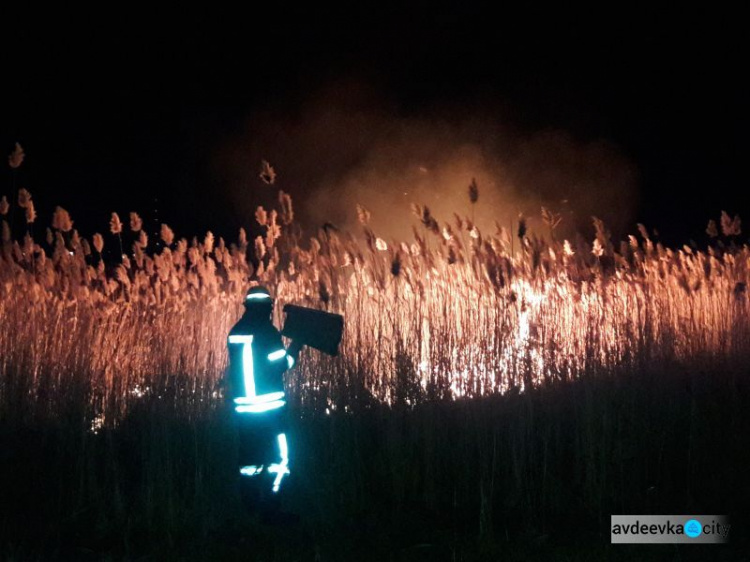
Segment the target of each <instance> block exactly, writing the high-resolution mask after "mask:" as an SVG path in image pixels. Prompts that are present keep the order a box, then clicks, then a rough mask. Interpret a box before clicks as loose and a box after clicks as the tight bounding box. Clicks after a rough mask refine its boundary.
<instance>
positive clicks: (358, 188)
mask: <svg viewBox="0 0 750 562" xmlns="http://www.w3.org/2000/svg"><path fill="white" fill-rule="evenodd" d="M261 159H267V160H269V161H270V162H271V163H272V164H273V165H274V166H275V168H276V172H277V173H278V179H277V182H276V184H275V185H274V186H270V187H269V186H267V185H264V184H262V182H260V180H259V179H258V178H257V176H258V171H259V167H260V161H261ZM215 163H216V166H217V169H218V170H219V172H220V173H221V175H222V177H223V179H224V181H225V182H226V183H228V184H229V186H230V188H231V189H230V197H231V204H232V205H233V206H234V207H235V209H236V210H237V212H238V213H240V214H244V215H246V216H248V217H250V216H252V214H253V212H254V210H255V207H256V206H257V205H258V204H269V203H270V202H271V201H272V200H273V197H274V195H275V193H276V190H277V188H278V189H283V190H284V191H286V192H289V193H291V195H292V197H293V199H294V202H295V206H296V213H297V217H298V218H300V219H301V221H302V223H303V225H304V226H305V227H306V228H308V229H314V228H317V227H320V226H321V225H323V224H325V223H330V224H333V225H335V226H337V227H339V228H341V229H357V228H358V227H357V224H356V221H357V214H356V205H357V204H361V205H363V206H365V207H366V208H367V209H368V210H369V211H370V212H371V214H372V227H373V229H374V230H375V231H376V232H377V233H378V234H379V235H381V236H384V237H386V238H387V237H394V238H403V237H405V236H410V233H411V228H412V225H413V224H414V223H415V219H414V217H413V216H412V215H411V204H413V203H416V204H420V205H426V206H428V207H429V208H430V210H431V212H432V214H433V216H435V217H436V218H437V219H438V221H443V220H451V221H452V218H453V213H454V212H456V213H459V214H461V215H467V216H469V217H471V216H472V215H473V216H474V217H475V222H476V224H477V225H478V227H479V228H480V229H482V230H490V231H493V232H494V229H495V227H494V223H495V221H497V222H498V223H499V224H500V225H502V226H505V227H506V228H509V229H510V228H511V226H514V225H516V224H517V218H518V215H519V213H523V214H524V215H525V216H527V217H529V226H530V228H531V229H532V231H536V232H537V233H538V234H540V235H545V234H546V233H547V228H546V226H545V225H544V224H543V223H542V221H541V219H540V218H539V217H540V211H541V207H542V206H544V207H546V208H548V209H549V210H550V211H552V212H554V213H560V214H561V215H562V217H563V221H562V223H561V225H560V227H559V229H558V231H557V233H558V234H559V235H564V236H571V235H572V234H573V233H574V232H583V233H589V232H590V231H591V216H592V215H595V216H597V217H599V218H602V219H603V220H604V221H605V222H606V224H607V225H608V227H609V228H610V230H612V232H613V233H614V234H615V235H616V236H619V235H622V234H624V233H625V232H630V231H632V225H631V222H630V221H631V219H632V213H633V211H634V208H635V204H636V202H637V201H636V181H637V176H636V173H635V170H634V167H633V165H632V164H631V163H630V162H629V160H628V159H627V158H626V157H625V156H624V155H623V154H622V153H621V152H620V151H619V150H618V148H617V147H616V146H615V145H613V144H612V143H610V142H608V141H606V140H603V139H593V140H592V139H580V138H576V137H574V136H573V135H572V134H571V133H568V132H565V131H561V130H552V129H551V130H544V131H527V130H522V129H521V128H520V127H518V126H517V124H515V123H514V122H513V120H512V118H510V117H509V116H508V112H507V110H505V109H502V108H498V107H497V106H495V107H493V106H492V104H487V103H486V102H485V103H474V104H467V106H466V107H456V106H451V107H448V106H442V107H433V108H431V109H430V110H428V111H422V112H421V113H420V114H418V115H414V114H408V113H407V112H404V111H401V110H400V109H399V108H398V106H397V105H396V104H394V103H389V101H388V97H387V96H379V95H375V94H373V92H372V90H370V89H368V88H365V87H362V86H361V85H358V84H337V85H336V86H335V87H331V88H329V89H326V90H325V91H323V92H320V93H318V94H317V95H315V96H311V98H310V99H309V100H307V101H306V102H304V103H301V104H299V105H298V108H297V109H296V110H295V111H289V110H288V106H287V108H285V107H283V106H281V105H280V106H279V107H277V108H274V109H269V110H267V111H265V112H263V113H256V114H254V115H252V116H250V117H249V118H248V120H247V123H246V129H245V131H243V132H242V133H241V134H239V135H237V136H236V137H235V138H233V139H231V140H230V141H228V143H227V144H226V145H224V146H222V147H221V149H220V150H219V152H218V153H217V158H216V159H215ZM472 178H475V179H476V182H477V184H478V185H479V201H478V202H477V203H476V205H474V206H472V204H471V203H470V200H469V196H468V187H469V184H470V182H471V181H472ZM256 180H257V181H256Z"/></svg>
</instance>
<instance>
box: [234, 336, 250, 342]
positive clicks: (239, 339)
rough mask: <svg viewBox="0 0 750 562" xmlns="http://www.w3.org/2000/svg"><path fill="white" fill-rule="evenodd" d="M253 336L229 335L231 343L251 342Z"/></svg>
mask: <svg viewBox="0 0 750 562" xmlns="http://www.w3.org/2000/svg"><path fill="white" fill-rule="evenodd" d="M252 341H253V336H229V343H251V342H252Z"/></svg>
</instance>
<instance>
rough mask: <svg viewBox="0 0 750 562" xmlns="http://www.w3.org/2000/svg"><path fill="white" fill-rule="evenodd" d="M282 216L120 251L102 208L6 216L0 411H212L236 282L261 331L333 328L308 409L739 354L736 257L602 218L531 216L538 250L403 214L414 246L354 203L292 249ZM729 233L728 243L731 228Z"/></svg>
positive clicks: (742, 295) (115, 220)
mask: <svg viewBox="0 0 750 562" xmlns="http://www.w3.org/2000/svg"><path fill="white" fill-rule="evenodd" d="M475 192H476V195H478V192H477V191H476V190H474V191H472V190H471V189H470V192H469V194H470V198H471V203H472V208H473V205H474V204H475V203H476V201H477V198H478V197H477V196H476V195H473V193H475ZM2 201H3V203H2V205H1V206H0V211H2V212H3V215H4V216H5V215H6V214H7V212H8V207H9V205H8V203H7V199H5V198H3V200H2ZM29 201H30V195H29ZM280 205H281V208H280V212H277V211H276V210H265V209H262V208H259V209H258V212H257V213H256V219H257V222H258V225H259V229H260V231H261V232H262V235H261V236H258V237H257V238H256V239H255V240H253V241H248V239H247V235H246V233H245V231H244V230H241V231H240V235H239V238H238V240H237V241H236V242H234V243H231V244H227V243H226V242H225V241H224V240H223V239H221V238H219V239H218V240H215V239H214V236H213V235H212V234H211V233H208V234H207V235H206V237H205V239H204V241H203V242H200V241H199V240H197V239H196V238H193V239H192V241H188V240H187V239H185V238H178V237H177V236H176V235H175V233H174V232H172V230H171V229H170V228H169V227H168V226H167V225H163V226H162V230H161V241H149V239H148V237H147V236H146V235H145V233H142V232H139V231H140V225H141V224H142V222H141V219H140V217H138V215H137V214H131V215H130V227H131V230H132V231H133V234H132V239H133V243H132V247H131V248H126V247H124V246H125V244H124V242H123V240H124V239H126V234H127V233H126V232H123V230H124V229H123V225H122V223H121V222H120V220H119V217H117V215H115V214H113V215H112V221H111V231H112V235H111V236H110V235H106V237H103V236H102V235H100V234H94V235H93V237H92V239H91V241H88V240H87V239H86V238H83V237H81V236H80V235H79V234H78V232H77V231H76V230H74V229H73V222H72V220H71V218H70V217H69V216H68V214H67V213H66V212H65V211H64V210H63V209H58V211H56V213H55V221H54V224H53V226H52V228H51V229H48V230H47V239H46V242H44V241H39V240H36V239H35V238H33V237H32V235H31V232H32V231H31V230H30V229H28V234H26V235H25V236H24V237H23V238H21V239H13V237H12V236H11V232H10V229H9V228H8V225H7V222H6V221H5V220H3V241H2V249H1V251H0V322H1V323H2V326H3V330H2V334H1V335H0V385H1V386H0V389H1V390H0V392H1V393H2V397H1V399H2V402H3V408H5V409H13V408H21V409H24V415H26V414H28V415H44V413H50V414H52V413H58V412H59V411H60V409H61V408H64V404H65V403H67V402H69V398H70V396H71V393H77V395H80V396H81V397H82V398H83V401H82V403H85V404H86V405H87V412H86V417H87V419H88V420H90V423H91V429H92V430H94V431H96V429H97V427H99V426H101V425H102V424H106V423H115V422H116V421H117V420H118V419H121V417H122V416H123V415H124V413H125V412H126V411H127V410H128V408H129V407H130V405H132V404H133V403H134V401H137V400H141V399H142V398H143V397H144V396H145V395H149V396H152V397H153V398H155V399H159V400H163V401H165V402H169V403H171V404H174V405H175V407H178V408H179V409H180V410H182V411H184V412H186V413H187V414H188V415H198V414H200V413H201V412H202V411H204V410H206V409H211V408H213V407H214V406H215V405H216V404H218V403H219V402H220V400H219V399H220V397H221V396H222V388H221V379H222V374H223V371H224V368H225V366H226V352H225V338H226V334H227V333H228V330H229V328H230V327H231V325H232V324H233V322H234V321H235V320H236V318H237V317H238V315H239V314H240V307H241V302H242V295H243V294H244V291H245V290H246V289H247V286H248V285H249V284H250V283H253V282H258V283H262V284H265V285H268V286H269V287H271V289H272V291H273V292H274V293H275V296H276V299H277V300H276V303H277V308H276V315H277V320H280V318H278V316H279V315H280V313H281V309H282V307H283V305H284V304H286V303H289V302H294V303H298V304H302V305H306V306H315V307H319V308H323V309H326V310H330V311H335V312H338V313H340V314H343V315H344V317H345V318H346V330H345V335H344V341H343V342H342V347H341V351H342V352H341V354H340V356H339V357H338V358H335V359H332V358H328V357H322V356H320V355H318V354H315V353H307V352H304V353H303V355H302V360H301V362H300V365H299V366H298V368H297V369H296V370H295V371H293V372H292V373H291V374H290V378H289V379H288V386H289V390H290V393H291V395H292V400H293V401H294V402H295V403H296V404H297V406H299V407H302V408H303V409H304V410H305V411H316V412H325V411H329V412H330V411H332V410H337V409H339V410H342V409H346V410H348V409H350V408H356V407H358V406H362V405H366V404H368V403H372V402H384V403H388V404H392V405H399V406H411V405H414V404H417V403H419V402H423V401H427V400H439V399H440V400H442V399H446V400H450V399H456V398H459V397H478V396H487V395H491V394H502V393H509V392H511V393H512V392H520V391H523V390H524V389H527V388H529V387H532V386H538V385H544V384H548V383H554V382H557V381H570V380H573V379H577V378H579V377H582V376H594V375H600V376H609V375H614V374H616V373H618V372H621V371H629V370H630V371H632V370H638V369H641V368H642V367H644V366H645V365H649V366H651V367H652V368H653V366H654V365H655V364H658V363H659V362H668V361H673V360H677V361H697V360H703V359H710V358H712V357H717V356H722V357H728V358H736V359H738V360H739V359H742V358H745V357H747V356H748V355H749V353H748V352H750V324H749V323H748V312H750V306H749V305H748V299H747V291H746V288H747V284H748V281H750V279H749V278H750V274H749V273H748V270H749V267H750V248H748V247H747V246H746V245H743V246H738V245H736V244H729V245H725V244H723V243H718V244H717V245H715V246H714V247H712V248H709V249H708V250H707V251H705V252H704V251H698V250H695V249H692V248H689V247H683V248H682V249H676V250H674V249H669V248H664V247H663V246H661V245H660V244H658V243H655V242H654V241H653V240H652V239H651V238H650V237H649V234H648V232H647V231H646V229H645V228H641V229H640V236H638V237H636V236H631V237H630V238H629V243H621V244H619V245H615V243H614V242H613V241H612V240H611V239H610V238H609V234H608V233H607V231H606V228H605V227H604V225H603V224H601V222H599V221H595V229H596V237H595V239H594V240H592V242H591V243H589V242H584V241H582V240H579V241H577V242H570V241H568V240H563V241H560V242H557V241H555V240H554V236H553V232H552V231H553V229H554V226H556V223H555V221H556V220H557V219H556V218H555V216H554V214H552V213H550V212H549V211H547V210H545V215H546V217H545V219H544V220H545V224H546V225H547V227H548V228H549V231H550V235H551V236H550V239H549V240H548V241H546V240H542V239H539V238H537V237H536V236H534V235H530V234H529V230H528V228H527V223H526V219H523V220H522V221H521V222H520V224H521V225H522V227H521V226H519V228H518V232H514V234H516V235H517V236H511V235H509V234H508V231H507V230H505V229H504V228H501V227H499V226H498V229H497V232H495V233H492V234H489V233H485V232H481V231H480V230H479V229H478V228H477V227H476V225H475V224H474V223H473V221H472V220H471V218H469V217H461V216H458V215H456V216H454V217H453V218H452V220H451V221H450V222H440V221H439V218H438V217H434V216H432V214H431V213H430V211H429V209H428V208H427V207H417V208H416V209H415V213H416V214H417V216H418V218H419V223H418V224H417V225H415V227H414V235H413V238H412V239H411V240H405V241H396V240H383V239H382V238H380V237H378V236H377V235H376V233H375V232H373V230H372V229H371V227H370V225H369V213H367V211H366V210H365V209H362V208H360V209H358V212H359V215H360V221H361V223H362V228H363V236H362V237H355V236H354V235H351V234H348V233H343V232H339V231H337V230H336V229H334V228H323V229H321V230H320V231H319V233H318V234H317V235H316V236H314V237H312V238H310V239H309V241H308V242H300V241H299V235H298V232H299V229H297V228H296V227H295V225H294V224H293V223H292V220H293V211H292V202H291V199H290V198H289V196H288V195H286V194H284V193H282V194H281V197H280ZM32 215H34V216H33V218H34V219H35V218H36V216H35V213H32ZM31 222H33V220H32V221H30V223H29V224H31ZM724 222H727V221H722V226H725V225H724V224H723V223H724ZM730 222H731V221H730ZM727 224H729V223H727ZM553 225H554V226H553ZM735 226H736V229H735ZM730 227H731V228H730ZM727 228H729V230H731V232H729V235H731V236H736V235H738V234H739V232H738V231H739V220H738V219H737V220H736V223H734V222H732V223H731V224H729V226H728V227H727ZM724 230H727V229H726V228H725V229H724ZM724 234H726V232H725V233H724ZM105 238H106V239H105ZM514 238H517V239H516V240H514ZM156 242H158V245H157V244H156ZM107 245H109V246H111V248H114V249H115V252H114V254H115V255H116V256H117V258H116V259H115V260H113V262H108V260H105V259H104V258H103V256H104V255H105V252H106V250H105V247H106V246H107ZM21 397H23V398H24V399H23V400H18V399H19V398H21ZM29 398H31V400H29Z"/></svg>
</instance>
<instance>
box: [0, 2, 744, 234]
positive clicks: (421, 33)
mask: <svg viewBox="0 0 750 562" xmlns="http://www.w3.org/2000/svg"><path fill="white" fill-rule="evenodd" d="M495 8H496V10H489V9H488V10H484V9H479V8H472V7H467V6H463V7H437V6H435V5H419V4H412V5H411V7H409V8H406V9H399V10H390V9H388V8H386V7H383V6H382V5H381V6H378V7H375V8H371V9H370V8H367V7H363V6H361V5H359V6H354V5H350V6H348V7H346V8H334V7H329V8H326V9H322V8H320V7H317V6H316V7H314V8H313V7H309V8H307V9H302V10H298V9H295V10H292V9H291V8H287V7H281V8H278V9H264V10H259V9H256V8H254V7H249V6H245V7H244V8H243V9H242V11H240V10H239V9H237V10H236V11H230V10H228V9H224V10H221V9H219V8H218V7H214V8H212V7H206V8H205V9H204V10H203V11H196V12H191V13H188V12H187V11H186V10H183V9H180V10H176V11H174V12H166V13H159V14H156V13H154V12H153V11H152V10H140V9H137V8H131V9H129V11H124V12H116V11H113V10H115V8H113V7H111V6H110V7H107V9H106V11H102V12H101V13H97V12H92V11H87V12H85V13H80V14H72V13H65V14H60V15H59V16H56V17H53V16H51V15H49V14H46V15H45V17H44V18H41V17H39V16H38V15H29V14H25V15H19V16H17V17H15V18H10V17H9V19H8V21H6V29H5V30H4V32H3V34H2V37H3V40H4V43H5V44H6V46H5V48H4V52H3V57H4V58H5V64H4V65H3V66H4V75H5V79H4V80H3V83H4V86H3V89H4V91H5V92H6V93H7V94H9V96H8V97H6V98H5V99H6V101H5V103H4V104H3V110H2V115H3V118H2V119H1V120H0V135H2V137H1V139H0V140H2V146H3V148H4V149H5V151H6V154H7V153H8V152H10V150H11V148H12V146H13V143H14V142H15V141H16V140H18V141H20V142H21V144H22V145H23V146H24V148H25V150H26V152H27V159H26V161H25V163H24V165H23V166H22V168H21V169H19V170H18V174H17V177H16V182H17V183H16V186H15V187H16V188H17V187H26V188H27V189H29V190H30V191H31V192H32V194H33V195H34V198H35V201H36V203H37V209H38V212H39V215H40V222H42V223H44V224H47V223H48V221H49V216H50V214H51V212H52V209H53V208H54V206H55V205H62V206H64V207H66V208H67V209H68V210H70V211H71V214H72V215H73V218H74V220H75V221H76V226H77V227H79V228H80V229H81V230H83V231H84V232H89V233H90V232H91V231H93V230H99V231H103V230H106V228H107V222H108V220H109V213H110V212H111V211H113V210H117V211H119V212H121V216H122V218H125V216H123V214H124V213H126V212H127V211H129V210H138V211H140V212H141V214H142V215H143V216H144V218H146V219H153V218H154V214H153V213H154V208H155V207H156V208H158V213H159V217H158V220H160V221H165V222H169V223H170V224H171V225H173V226H174V227H175V228H176V230H179V231H181V232H182V233H186V234H193V233H195V234H199V233H200V232H201V231H203V230H205V229H208V228H211V229H212V230H214V232H218V234H224V235H230V236H232V233H233V232H235V231H236V227H237V226H240V225H241V224H245V223H247V222H248V221H249V219H250V217H240V216H238V215H237V213H236V212H235V211H234V210H233V209H232V208H231V204H230V202H228V201H227V199H226V198H224V197H223V196H222V193H223V190H224V188H225V185H223V182H224V181H225V179H224V178H223V177H222V176H221V175H220V174H217V173H216V169H215V162H214V159H213V156H212V154H213V152H214V151H215V150H216V149H217V147H219V146H221V145H222V144H223V143H224V142H225V140H226V139H227V138H228V137H231V136H232V135H236V134H239V133H240V132H241V131H242V129H243V127H244V126H245V124H244V123H245V121H244V120H245V117H246V116H247V115H248V114H249V113H251V112H254V111H258V110H264V111H266V110H267V111H271V112H279V113H282V114H288V113H294V112H295V111H298V110H299V109H300V107H301V106H302V104H303V103H304V100H305V99H306V96H307V95H308V93H309V92H311V91H314V90H315V89H316V88H318V87H321V86H324V85H325V84H327V83H330V82H331V81H334V80H337V79H339V78H340V77H342V76H352V75H354V76H357V77H358V79H359V80H362V81H364V82H366V83H368V84H371V85H373V86H374V87H375V88H377V90H378V91H379V92H383V93H384V94H385V95H386V96H388V99H389V103H390V104H391V105H390V107H391V108H392V110H393V111H394V112H395V113H397V114H398V115H400V116H406V117H408V116H412V115H420V114H421V113H422V112H424V111H426V110H427V108H434V107H444V108H446V109H445V111H446V113H448V114H449V113H450V112H451V111H454V110H455V111H458V110H459V108H461V107H462V106H464V107H465V106H466V105H472V106H473V110H474V112H475V113H476V112H477V106H478V110H479V112H481V104H482V103H483V102H482V100H488V99H491V100H493V103H498V102H499V103H502V105H503V107H504V108H506V111H508V112H510V113H512V115H513V116H514V120H515V123H516V126H518V127H519V128H521V129H526V130H532V131H533V130H544V129H547V128H551V129H560V130H564V131H567V132H568V133H569V134H571V135H572V136H574V137H576V138H581V139H597V138H601V139H606V140H608V141H611V142H612V143H614V144H615V145H616V146H617V147H619V149H620V150H621V151H622V152H623V153H624V154H625V155H626V156H627V157H628V158H629V159H630V160H631V161H632V162H633V163H634V165H635V167H636V169H637V172H638V189H639V204H638V205H639V206H638V209H637V217H636V219H637V221H639V222H644V223H646V224H648V225H650V226H653V227H655V228H658V229H660V230H661V232H662V236H663V237H664V239H665V240H666V241H668V242H672V243H677V242H685V241H687V239H688V238H695V239H696V240H701V239H702V238H705V233H704V232H703V229H704V228H705V224H706V222H707V220H708V219H709V218H716V217H717V216H718V213H719V212H720V211H721V210H722V209H726V210H727V211H728V212H730V213H731V214H735V213H738V214H740V215H742V214H743V213H744V215H745V216H750V214H748V212H747V211H748V210H750V207H749V206H748V203H747V201H746V199H747V198H746V196H745V193H746V192H747V185H748V182H747V179H748V177H747V166H746V164H745V155H746V154H748V141H747V133H746V127H747V124H748V111H747V100H748V95H747V94H748V91H747V87H746V86H745V85H744V83H745V81H746V76H745V75H746V72H747V65H746V56H745V51H746V38H745V36H744V33H743V29H742V24H741V18H739V16H738V14H737V13H731V12H721V11H720V10H718V9H716V8H703V9H702V11H691V10H690V9H688V8H686V6H685V5H684V4H683V5H675V7H661V8H658V9H657V8H653V7H652V8H646V9H638V8H635V7H633V6H630V5H626V6H623V7H622V8H620V9H616V8H615V9H612V8H608V9H607V11H603V10H600V11H595V10H592V9H589V8H586V9H583V8H581V9H576V10H568V9H567V8H558V9H557V10H556V11H555V12H550V11H549V10H547V9H546V8H544V7H542V6H536V5H533V4H532V5H531V7H529V8H525V9H524V10H523V13H520V12H521V11H520V10H518V9H515V8H506V7H503V6H502V5H500V6H495ZM248 9H249V13H246V11H247V10H248ZM451 108H452V109H451ZM277 166H278V167H279V168H282V169H283V166H284V163H283V162H278V163H277ZM253 181H259V180H258V179H257V178H256V177H253V178H249V179H248V182H250V183H252V182H253ZM12 182H13V178H12V177H11V174H10V172H9V170H8V169H7V168H4V171H3V173H2V176H0V194H7V195H9V198H11V197H12V194H11V192H12V189H13V183H12ZM286 189H287V190H289V191H291V192H292V195H293V196H295V197H300V196H302V197H304V193H295V189H298V188H296V187H295V186H287V187H286ZM157 199H158V202H156V200H157ZM262 202H263V201H259V203H262ZM634 222H635V221H634Z"/></svg>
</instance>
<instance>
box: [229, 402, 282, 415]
mask: <svg viewBox="0 0 750 562" xmlns="http://www.w3.org/2000/svg"><path fill="white" fill-rule="evenodd" d="M284 404H286V401H285V400H274V401H273V402H262V403H260V404H242V405H240V406H235V407H234V411H235V412H237V413H238V414H260V413H262V412H268V411H269V410H275V409H277V408H281V407H282V406H283V405H284Z"/></svg>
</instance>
